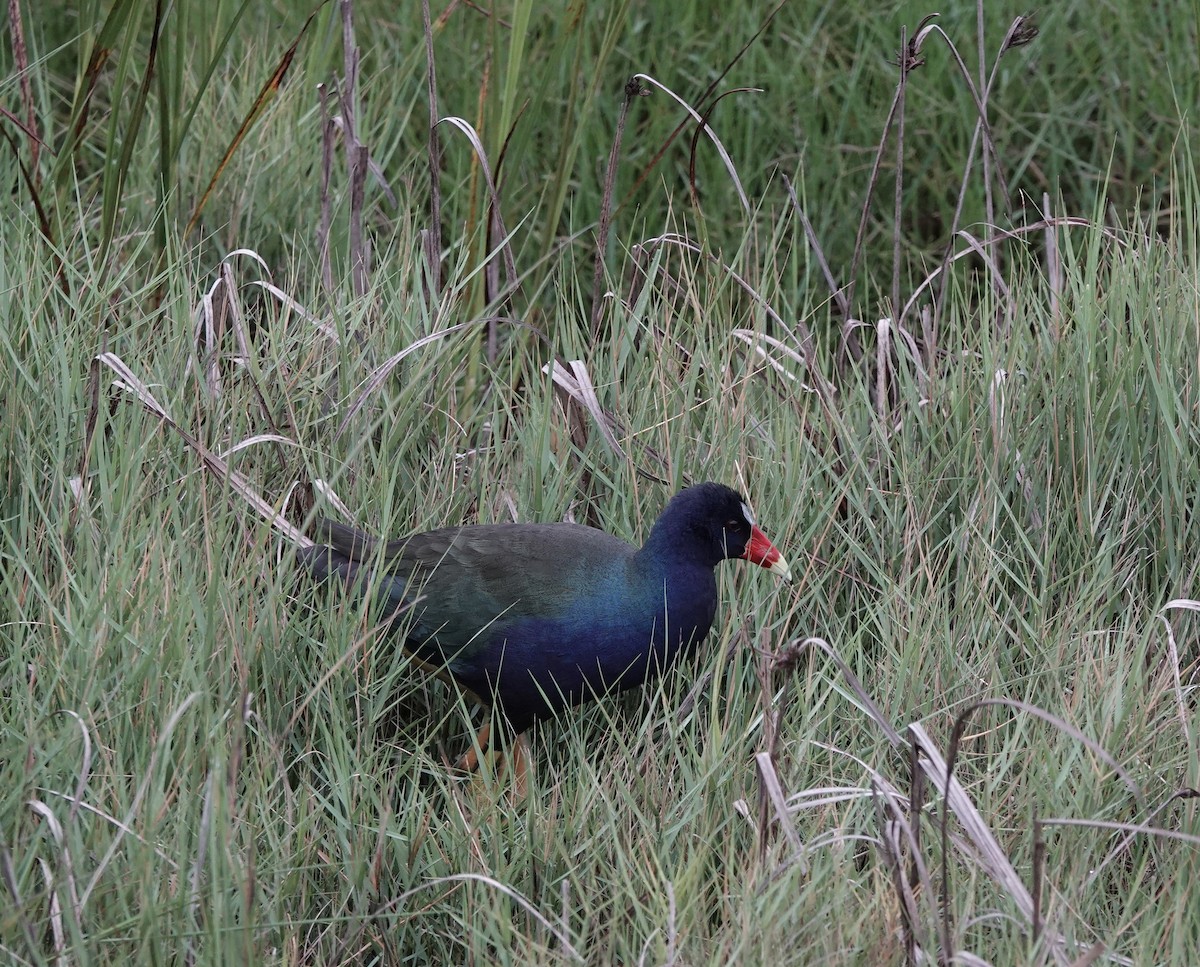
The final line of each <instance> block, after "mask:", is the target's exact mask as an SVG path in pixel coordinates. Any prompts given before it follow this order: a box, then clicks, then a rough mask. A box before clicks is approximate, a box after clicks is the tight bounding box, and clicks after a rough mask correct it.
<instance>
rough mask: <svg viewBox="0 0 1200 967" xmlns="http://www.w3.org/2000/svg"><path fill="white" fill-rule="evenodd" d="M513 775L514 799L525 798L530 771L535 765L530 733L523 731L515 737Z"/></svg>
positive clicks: (512, 756) (512, 757)
mask: <svg viewBox="0 0 1200 967" xmlns="http://www.w3.org/2000/svg"><path fill="white" fill-rule="evenodd" d="M510 758H511V759H512V775H513V799H515V800H521V799H524V798H525V790H526V787H527V786H528V784H529V782H528V780H529V772H530V770H531V769H532V766H533V754H532V752H531V751H530V748H529V735H528V733H526V732H522V733H521V734H520V735H518V736H517V737H516V738H515V739H513V746H512V755H511V757H510Z"/></svg>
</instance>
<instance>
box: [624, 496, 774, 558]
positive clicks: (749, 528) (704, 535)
mask: <svg viewBox="0 0 1200 967" xmlns="http://www.w3.org/2000/svg"><path fill="white" fill-rule="evenodd" d="M657 541H662V542H663V544H665V545H668V546H672V547H673V548H674V550H675V551H676V553H679V554H683V555H686V556H687V557H689V558H691V559H693V560H694V561H696V562H697V563H700V564H704V565H707V566H708V567H715V566H716V565H717V564H718V563H720V562H721V561H723V560H726V559H727V558H735V557H741V558H745V559H746V560H749V561H751V562H753V563H755V564H760V565H762V566H763V567H765V568H768V569H770V570H772V571H775V572H776V573H778V574H781V575H782V576H783V577H785V578H787V579H788V580H791V571H790V569H789V568H788V565H787V562H786V561H785V560H784V559H783V556H782V555H781V554H780V553H779V551H778V550H776V549H775V546H774V545H773V544H772V543H771V542H770V541H769V540H768V539H767V536H766V535H765V534H764V533H763V532H762V531H761V530H759V529H758V526H757V525H756V523H755V520H754V515H753V514H752V513H751V512H750V507H749V506H748V505H747V503H746V500H745V498H744V497H743V496H742V495H741V494H739V493H738V492H737V491H736V490H733V489H732V488H730V487H726V486H725V485H724V484H719V483H702V484H696V485H695V486H694V487H688V488H687V489H686V490H681V491H680V492H679V493H677V494H676V495H675V496H674V497H672V498H671V502H670V503H668V504H667V506H666V509H665V510H664V511H663V512H662V515H661V516H660V517H659V518H658V521H657V523H655V525H654V531H653V532H652V533H651V535H650V541H648V542H647V543H650V542H657Z"/></svg>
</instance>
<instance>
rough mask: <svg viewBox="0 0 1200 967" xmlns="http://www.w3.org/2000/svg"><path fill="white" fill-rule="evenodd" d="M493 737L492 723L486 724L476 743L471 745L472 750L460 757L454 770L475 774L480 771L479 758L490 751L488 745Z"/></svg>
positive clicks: (476, 737)
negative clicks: (477, 770)
mask: <svg viewBox="0 0 1200 967" xmlns="http://www.w3.org/2000/svg"><path fill="white" fill-rule="evenodd" d="M491 737H492V723H491V722H484V723H483V728H482V729H480V730H479V734H478V735H477V736H475V742H474V743H473V744H472V745H471V748H469V749H467V751H466V752H464V753H463V754H462V755H460V756H459V757H458V761H457V762H456V763H454V768H455V769H461V770H462V771H463V772H474V771H475V770H476V769H478V768H479V756H480V755H481V754H483V753H486V752H487V751H488V743H489V742H490V741H491Z"/></svg>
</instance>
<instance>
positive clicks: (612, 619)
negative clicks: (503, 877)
mask: <svg viewBox="0 0 1200 967" xmlns="http://www.w3.org/2000/svg"><path fill="white" fill-rule="evenodd" d="M313 530H314V532H315V533H314V537H316V539H317V540H318V541H320V542H321V543H317V544H315V545H314V546H312V547H307V548H303V549H301V550H299V551H298V558H299V561H300V563H301V564H302V565H303V566H304V567H305V568H307V570H308V571H309V572H310V573H311V575H312V577H314V578H315V579H316V580H317V581H319V582H329V583H332V584H334V585H341V586H342V587H343V588H344V590H345V591H347V592H349V593H352V594H356V595H362V594H371V595H374V596H375V597H376V598H377V599H378V600H379V602H380V603H381V604H382V606H383V613H384V617H383V619H382V620H383V622H384V624H385V626H386V629H387V632H388V635H389V636H391V637H396V638H398V639H399V644H400V647H402V648H403V649H404V651H405V652H406V653H407V655H409V656H410V657H411V658H412V660H413V661H414V662H415V663H416V664H417V665H418V666H420V667H422V668H424V669H426V670H428V671H430V672H432V673H433V674H435V675H437V676H438V677H440V678H442V679H444V680H447V681H449V682H451V683H452V684H453V685H455V686H456V687H457V688H458V689H460V690H461V691H462V692H464V693H465V694H466V696H467V697H468V698H469V699H470V700H472V701H475V702H478V703H480V704H483V705H485V706H490V707H491V708H492V709H493V711H494V712H496V713H499V715H498V721H499V722H500V723H502V724H503V725H504V726H505V728H506V730H507V737H508V739H510V740H511V739H512V738H515V739H516V742H515V743H514V744H513V754H512V766H513V771H514V773H515V776H516V782H517V785H518V789H519V791H521V793H522V794H523V788H524V782H525V774H526V771H527V763H526V759H527V758H528V756H529V751H528V740H527V738H526V733H527V731H528V730H529V728H530V727H531V726H532V725H533V723H534V722H535V721H537V720H539V719H545V718H549V717H552V716H554V715H556V714H557V713H559V712H560V711H562V710H563V709H565V708H567V707H569V706H573V705H576V704H578V703H580V702H583V701H586V700H589V699H591V698H594V697H598V696H600V695H603V694H607V693H613V692H618V691H624V690H626V689H630V688H634V687H637V686H640V685H642V684H644V683H646V682H647V681H649V680H651V679H652V678H653V677H654V676H656V675H659V674H661V673H662V672H665V671H666V670H668V669H669V668H670V667H671V665H672V664H674V663H675V662H676V661H677V660H678V659H679V658H680V657H682V656H684V655H686V654H689V653H691V652H693V651H694V650H695V649H696V647H697V646H698V645H699V644H700V643H701V642H702V641H703V640H704V638H705V637H706V636H707V635H708V632H709V630H710V629H711V628H712V624H713V620H714V618H715V616H716V611H717V581H716V573H715V569H716V566H717V565H718V564H719V563H720V562H721V561H723V560H726V559H731V558H742V559H745V560H748V561H750V562H751V563H754V564H758V565H761V566H762V567H764V568H766V569H768V570H770V571H773V572H774V573H775V574H777V575H779V576H781V577H782V578H783V579H784V580H786V581H791V579H792V574H791V568H790V567H789V565H788V562H787V561H786V560H785V558H784V557H783V555H782V554H781V553H780V552H779V550H778V549H777V548H776V547H775V545H774V544H772V543H771V541H770V540H769V539H768V538H767V536H766V534H764V533H763V532H762V531H761V530H760V529H759V527H758V525H757V523H756V522H755V519H754V515H753V514H752V513H751V511H750V508H749V506H748V504H747V502H746V500H745V498H744V497H743V496H742V495H741V494H739V493H738V492H737V491H735V490H733V489H732V488H730V487H727V486H725V485H723V484H720V483H712V482H708V483H700V484H696V485H694V486H691V487H687V488H685V489H683V490H681V491H680V492H679V493H677V494H676V495H675V496H674V497H672V498H671V500H670V501H669V502H668V503H667V505H666V507H665V508H664V509H663V511H662V513H661V514H660V515H659V517H658V519H657V520H656V521H655V523H654V525H653V527H652V528H651V530H650V534H649V536H648V537H647V538H646V541H645V543H644V544H643V545H642V547H641V548H637V547H635V546H633V545H632V544H629V543H628V542H626V541H624V540H622V539H621V538H619V537H616V536H614V535H612V534H609V533H606V532H605V531H602V530H599V529H597V528H594V527H587V526H583V525H580V524H574V523H549V524H536V523H520V524H518V523H510V524H477V525H463V526H457V527H442V528H439V529H437V530H431V531H425V532H423V533H418V534H413V535H411V536H409V537H402V538H400V539H398V540H393V541H382V540H379V539H376V538H374V537H371V536H369V535H368V534H365V533H363V532H362V531H360V530H357V529H355V528H353V527H349V526H347V525H345V524H340V523H337V522H335V521H332V520H328V519H324V518H321V519H318V520H317V521H315V522H314V525H313ZM491 732H492V728H491V723H490V722H489V723H488V724H485V725H484V727H483V729H482V730H481V731H480V732H479V734H478V735H477V736H476V739H475V742H474V743H473V745H472V747H471V748H470V749H469V750H468V752H467V753H465V754H464V755H463V756H462V757H461V758H460V759H459V761H458V766H459V767H460V768H463V769H468V770H469V769H474V768H476V767H477V765H478V763H479V758H480V755H481V754H482V753H483V752H484V751H485V750H488V748H489V746H490V745H491V744H492V742H491V740H492V735H491Z"/></svg>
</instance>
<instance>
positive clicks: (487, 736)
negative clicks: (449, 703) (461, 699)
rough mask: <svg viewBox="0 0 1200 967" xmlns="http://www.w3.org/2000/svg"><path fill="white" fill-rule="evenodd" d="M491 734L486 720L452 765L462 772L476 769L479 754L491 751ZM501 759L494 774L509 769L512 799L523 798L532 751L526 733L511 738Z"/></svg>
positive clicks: (527, 781)
mask: <svg viewBox="0 0 1200 967" xmlns="http://www.w3.org/2000/svg"><path fill="white" fill-rule="evenodd" d="M491 736H492V726H491V723H490V722H488V723H485V724H484V726H483V728H482V729H480V730H479V734H478V735H476V736H475V741H474V743H472V745H471V747H470V748H469V749H467V751H466V752H464V753H463V754H462V755H461V756H459V758H458V761H457V762H456V763H455V764H454V767H455V768H456V769H461V770H462V771H464V772H474V771H475V770H476V769H478V768H479V759H480V756H481V755H487V754H488V753H489V752H491V751H492V749H491V748H490V742H491ZM503 760H507V761H503ZM503 760H501V761H498V762H497V763H496V775H500V772H501V770H502V769H509V770H511V773H512V783H513V799H515V800H521V799H524V798H525V792H526V788H527V787H528V785H529V773H530V771H531V767H532V762H533V753H532V751H531V750H530V748H529V735H528V734H527V733H525V732H522V733H521V734H520V735H518V736H516V737H515V738H514V739H513V741H512V747H511V749H510V750H509V751H508V753H507V754H506V755H504V756H503Z"/></svg>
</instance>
